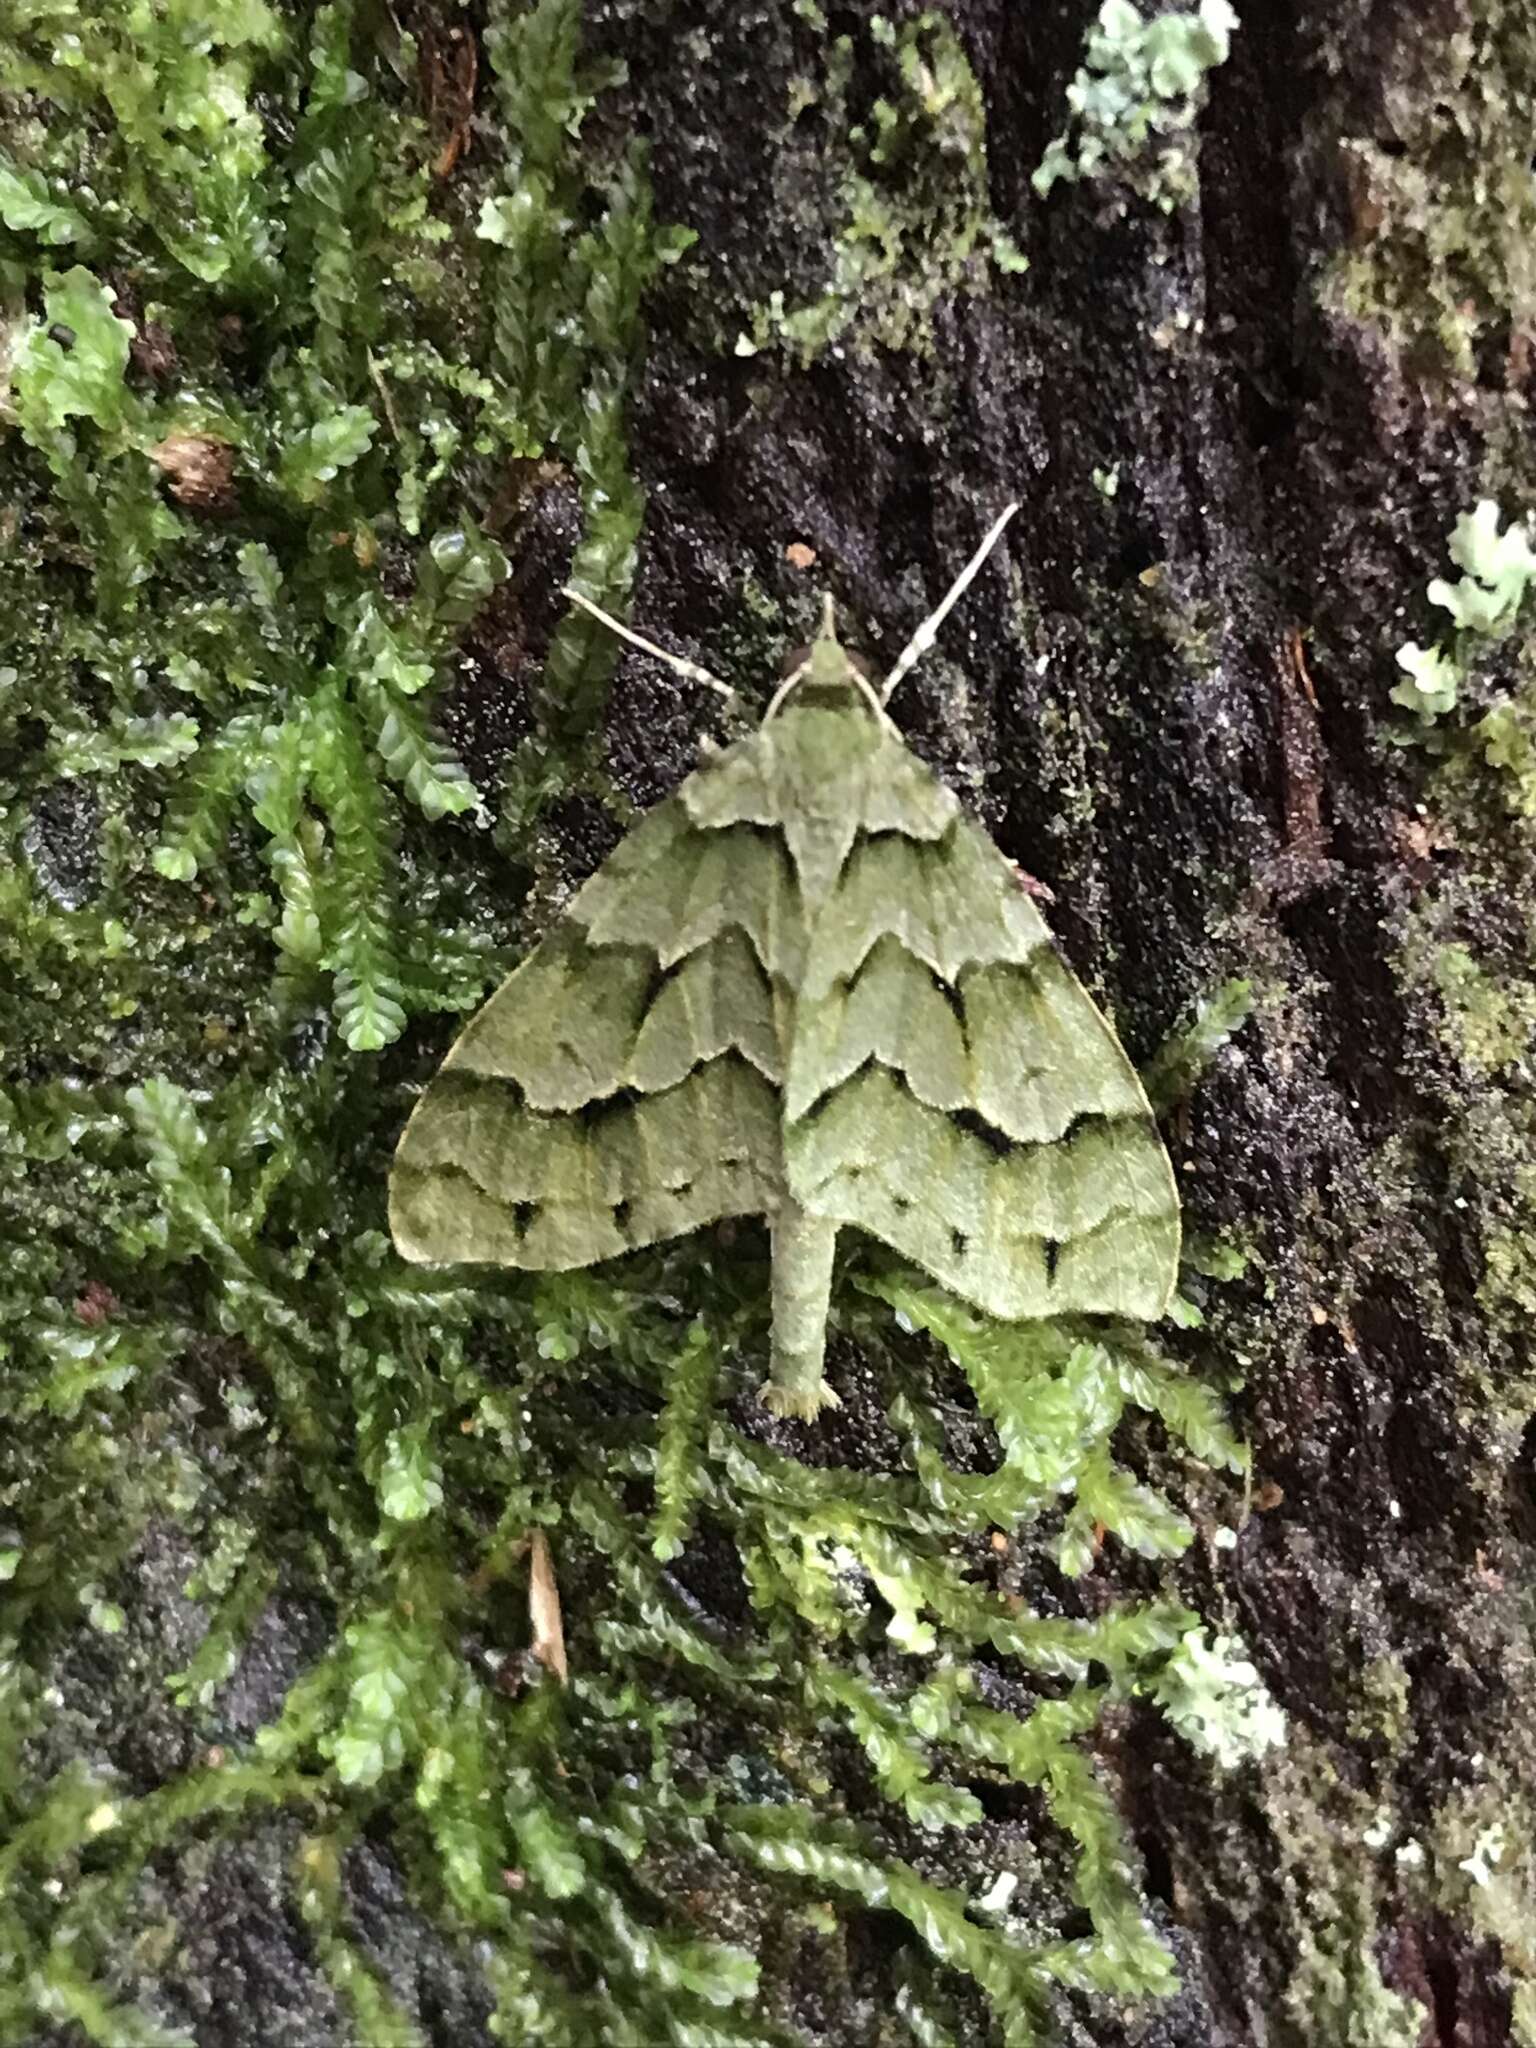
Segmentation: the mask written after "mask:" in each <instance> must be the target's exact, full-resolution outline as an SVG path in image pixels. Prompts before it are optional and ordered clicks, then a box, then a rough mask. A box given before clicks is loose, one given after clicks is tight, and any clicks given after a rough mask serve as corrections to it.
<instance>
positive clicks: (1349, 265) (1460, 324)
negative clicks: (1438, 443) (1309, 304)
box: [1324, 0, 1536, 377]
mask: <svg viewBox="0 0 1536 2048" xmlns="http://www.w3.org/2000/svg"><path fill="white" fill-rule="evenodd" d="M1533 91H1536V29H1533V27H1532V24H1531V21H1530V18H1529V16H1528V15H1527V14H1526V13H1525V11H1524V10H1523V9H1521V8H1519V7H1509V6H1505V5H1502V4H1500V0H1458V5H1457V6H1456V7H1455V8H1454V9H1453V10H1452V11H1451V13H1450V15H1449V17H1448V19H1447V21H1446V22H1445V23H1444V25H1443V26H1442V28H1441V30H1440V32H1439V33H1437V34H1436V36H1435V38H1434V42H1433V47H1432V48H1431V49H1426V46H1425V45H1424V44H1423V43H1422V42H1421V40H1420V39H1419V38H1418V37H1416V36H1413V35H1408V36H1404V37H1402V38H1400V39H1399V40H1398V42H1397V43H1396V45H1395V52H1394V54H1393V55H1392V56H1391V57H1389V59H1388V63H1387V66H1386V68H1385V69H1384V71H1383V73H1382V76H1381V78H1380V81H1379V87H1378V99H1377V101H1376V102H1373V104H1376V103H1379V105H1380V107H1381V112H1380V114H1379V115H1377V116H1376V117H1375V118H1374V119H1373V123H1372V129H1371V133H1370V134H1369V135H1356V136H1350V137H1348V138H1347V139H1346V141H1345V144H1344V149H1345V153H1346V160H1347V163H1348V165H1349V168H1350V171H1351V173H1352V179H1351V183H1352V188H1353V211H1354V232H1353V236H1352V244H1353V245H1352V247H1351V248H1350V249H1349V250H1348V251H1347V253H1346V254H1344V255H1343V256H1341V257H1339V258H1338V259H1337V261H1336V263H1335V265H1334V268H1333V270H1332V272H1331V274H1330V275H1329V277H1328V279H1327V280H1326V282H1325V286H1324V292H1325V296H1326V297H1327V298H1328V299H1329V300H1330V301H1331V302H1332V303H1333V304H1335V305H1337V306H1339V307H1341V308H1342V309H1343V310H1345V311H1347V312H1348V313H1349V314H1351V315H1352V316H1353V317H1355V318H1357V319H1363V320H1371V321H1375V322H1379V323H1380V324H1381V325H1382V326H1383V327H1384V328H1385V330H1386V332H1387V334H1388V335H1389V336H1390V338H1391V340H1392V342H1393V344H1394V346H1395V347H1396V348H1398V349H1399V350H1401V351H1403V352H1404V353H1405V354H1406V355H1407V356H1409V357H1410V358H1411V359H1413V360H1416V361H1417V362H1418V363H1420V364H1422V365H1424V366H1426V367H1431V366H1432V367H1435V368H1439V369H1442V370H1446V369H1448V370H1451V371H1453V372H1455V373H1456V374H1457V375H1460V376H1463V377H1469V376H1472V375H1473V374H1474V373H1475V370H1476V368H1477V362H1478V358H1479V355H1480V354H1481V353H1482V352H1483V351H1484V349H1485V348H1487V347H1489V346H1490V345H1491V346H1492V348H1494V349H1495V350H1502V349H1504V348H1506V347H1508V346H1510V345H1511V344H1512V342H1513V340H1514V338H1515V337H1516V336H1517V335H1519V334H1521V333H1522V332H1523V331H1524V330H1525V329H1526V328H1527V327H1528V325H1529V322H1530V318H1531V314H1532V310H1533V305H1536V298H1533V287H1536V273H1533V271H1532V267H1531V247H1532V237H1533V234H1536V193H1533V191H1532V186H1531V175H1530V169H1531V166H1530V154H1531V153H1530V118H1529V109H1530V103H1531V95H1532V92H1533Z"/></svg>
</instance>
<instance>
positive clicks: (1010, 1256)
mask: <svg viewBox="0 0 1536 2048" xmlns="http://www.w3.org/2000/svg"><path fill="white" fill-rule="evenodd" d="M1014 509H1015V508H1014V507H1010V508H1009V510H1008V512H1006V513H1004V514H1003V517H1002V518H1001V519H999V520H998V521H997V523H996V525H995V526H994V527H993V529H992V531H991V533H990V534H989V535H988V536H987V539H986V541H985V542H984V543H983V545H982V547H981V548H980V549H978V551H977V553H976V555H975V556H974V557H973V559H972V560H971V562H970V563H969V564H968V565H967V567H966V569H965V572H964V574H963V575H962V576H961V577H960V578H959V579H958V580H957V582H956V584H955V586H954V588H953V589H952V590H951V591H950V593H949V595H948V596H947V597H946V598H945V600H944V603H943V604H942V605H941V606H940V607H939V609H938V610H937V611H936V612H935V613H934V614H933V616H932V617H931V618H930V619H928V620H926V621H925V622H924V624H923V626H922V627H921V628H920V629H919V631H918V633H917V634H916V635H915V636H914V638H913V640H912V642H911V644H910V645H909V646H908V647H907V649H906V650H905V651H904V653H903V654H902V656H901V659H900V660H899V661H898V662H897V663H896V666H895V668H894V669H893V670H892V671H891V675H890V677H889V679H888V681H887V683H886V685H885V687H884V690H883V691H881V692H878V693H877V692H876V691H875V690H874V689H873V688H872V686H871V685H870V683H869V681H868V680H867V679H866V677H865V676H864V675H863V673H862V672H861V671H860V669H859V668H858V667H856V666H855V665H854V663H853V662H852V660H850V658H849V656H848V655H847V653H846V652H845V651H844V649H843V648H842V646H841V645H840V644H839V642H838V639H837V635H836V632H835V630H834V626H833V620H832V607H831V601H830V599H828V600H827V602H826V609H825V619H824V623H823V626H822V630H821V633H820V635H819V637H818V638H817V640H816V641H815V643H814V645H813V646H812V648H811V650H810V653H809V655H808V657H807V659H806V660H805V661H804V662H803V663H802V664H801V665H800V666H799V667H798V668H797V669H795V670H794V672H793V673H792V674H791V675H789V676H788V677H787V678H786V679H785V681H784V683H783V684H782V686H781V687H780V689H779V691H778V693H777V694H776V696H775V697H774V699H773V701H772V702H771V704H770V705H769V707H768V710H767V713H766V715H765V717H764V719H763V722H762V726H761V728H760V729H759V731H758V732H757V733H756V734H755V735H754V736H753V737H752V738H751V739H748V740H743V741H741V742H740V743H739V744H737V745H735V746H731V747H728V748H725V749H724V750H723V751H721V752H719V753H717V754H715V755H714V757H713V758H712V759H710V760H708V761H706V762H705V764H704V765H703V766H702V767H700V768H699V769H697V770H696V771H695V772H694V773H693V774H692V775H690V776H689V777H688V779H687V781H685V782H684V783H683V785H682V787H681V788H680V789H679V790H678V791H677V794H676V795H675V796H673V797H670V798H669V799H668V800H667V801H666V802H665V803H662V804H658V805H657V806H656V808H655V809H654V810H653V811H651V812H649V813H648V814H647V816H646V817H645V818H643V819H642V820H641V822H640V824H639V825H637V826H636V827H635V829H634V830H633V831H632V832H631V833H630V834H629V836H628V837H627V838H626V839H625V840H624V841H623V842H622V844H621V845H620V846H618V847H617V848H616V849H615V851H614V852H613V854H612V855H610V857H609V858H608V860H606V861H605V862H604V864H603V866H602V867H601V868H600V869H599V870H598V872H597V873H596V874H595V875H594V876H593V877H592V879H591V880H590V881H589V882H588V883H587V884H586V886H585V887H584V888H583V889H582V890H581V891H580V892H579V893H578V894H577V895H576V897H575V898H574V899H573V900H572V902H571V904H570V905H569V907H568V908H567V910H566V911H565V914H564V915H563V916H562V918H561V919H560V921H559V923H558V924H557V925H556V926H555V927H554V929H553V931H551V933H550V934H549V936H548V937H547V938H546V939H545V940H544V941H543V943H542V944H541V945H539V946H538V947H537V948H536V949H535V950H534V952H533V953H532V954H531V955H530V956H529V958H528V959H527V960H525V961H524V962H523V964H522V965H521V966H520V967H519V968H518V969H517V970H516V972H515V973H513V974H512V975H510V976H509V977H508V979H507V980H506V981H505V982H504V983H503V985H502V986H501V988H500V989H499V990H498V991H497V992H496V994H495V995H494V996H492V997H491V998H490V1000H489V1001H488V1002H487V1003H486V1004H485V1006H484V1007H483V1008H482V1009H481V1010H480V1011H479V1012H478V1014H477V1015H476V1016H475V1017H474V1018H473V1019H472V1020H471V1022H470V1023H469V1024H468V1025H467V1026H466V1027H465V1029H464V1031H463V1032H462V1033H461V1035H460V1036H459V1038H458V1040H457V1041H456V1042H455V1044H454V1046H453V1048H452V1050H451V1051H450V1052H449V1054H448V1056H447V1058H446V1059H445V1060H444V1062H443V1066H442V1069H441V1071H440V1073H439V1074H438V1076H437V1078H436V1079H435V1080H434V1081H433V1082H432V1084H431V1086H430V1087H429V1088H428V1089H427V1091H426V1093H425V1095H424V1096H423V1097H422V1100H421V1102H420V1103H419V1105H418V1106H417V1108H416V1111H415V1113H414V1115H413V1116H412V1117H411V1120H410V1122H409V1124H408V1125H407V1126H406V1130H405V1133H404V1135H403V1136H402V1138H401V1140H400V1146H399V1150H398V1151H397V1153H396V1155H395V1163H394V1170H393V1173H392V1176H391V1181H390V1222H391V1227H392V1229H393V1231H394V1237H395V1243H396V1244H397V1245H398V1247H399V1249H400V1250H401V1252H402V1253H403V1254H404V1255H405V1256H406V1257H407V1258H408V1259H415V1260H424V1261H440V1260H470V1261H476V1262H480V1263H483V1264H490V1265H500V1266H518V1267H527V1268H535V1269H538V1270H543V1271H561V1270H565V1269H568V1268H571V1267H576V1266H589V1265H593V1264H595V1263H596V1262H597V1261H598V1260H600V1259H609V1258H614V1257H617V1256H618V1255H619V1254H621V1253H623V1252H626V1251H631V1250H634V1249H635V1248H636V1247H638V1246H640V1245H646V1244H654V1243H656V1242H657V1241H658V1240H660V1239H663V1238H670V1237H677V1236H680V1235H682V1234H683V1233H684V1232H687V1231H690V1230H694V1229H697V1228H698V1227H699V1226H700V1225H701V1224H705V1223H710V1222H714V1221H715V1220H716V1219H718V1218H721V1217H726V1216H751V1215H761V1216H764V1217H766V1218H767V1219H768V1222H769V1224H770V1227H771V1230H772V1236H773V1343H772V1368H771V1372H770V1376H769V1379H768V1381H767V1383H766V1385H765V1386H764V1388H763V1390H762V1391H763V1398H764V1400H765V1401H767V1403H768V1404H769V1406H770V1407H772V1408H774V1409H776V1410H777V1411H778V1412H780V1413H781V1414H790V1415H800V1416H807V1417H809V1416H814V1415H815V1414H816V1413H817V1411H818V1410H819V1409H821V1408H823V1407H825V1406H827V1405H828V1404H829V1403H835V1400H836V1396H835V1395H834V1394H833V1392H832V1390H831V1389H830V1388H829V1387H828V1385H827V1383H826V1380H825V1379H824V1378H823V1376H822V1361H823V1353H824V1349H825V1343H826V1324H827V1311H828V1305H829V1299H830V1290H831V1280H832V1260H833V1251H834V1248H835V1245H836V1240H837V1233H838V1229H839V1228H840V1226H841V1225H843V1224H850V1223H851V1224H854V1225H856V1226H857V1227H858V1228H859V1229H861V1230H865V1231H868V1232H869V1233H870V1234H871V1235H872V1236H874V1237H878V1238H881V1239H883V1240H884V1242H885V1243H886V1244H888V1245H890V1246H892V1247H893V1248H894V1249H895V1250H896V1251H898V1252H900V1253H902V1254H903V1255H904V1256H905V1257H906V1258H908V1259H911V1260H912V1261H913V1262H914V1263H915V1264H917V1265H919V1266H921V1267H922V1268H923V1269H924V1270H925V1271H926V1272H928V1273H930V1274H931V1275H932V1276H933V1278H934V1279H936V1280H938V1281H940V1282H941V1283H942V1284H943V1285H944V1286H945V1287H947V1288H950V1289H951V1290H952V1291H953V1292H954V1293H955V1294H957V1295H959V1296H961V1297H962V1298H963V1299H964V1300H966V1301H968V1302H971V1303H973V1304H974V1305H975V1306H976V1307H977V1308H979V1309H981V1310H983V1311H985V1312H986V1313H987V1314H989V1315H994V1316H999V1317H1002V1318H1005V1319H1008V1320H1015V1319H1020V1318H1024V1317H1040V1316H1056V1315H1063V1314H1105V1315H1117V1316H1134V1317H1142V1318H1149V1319H1150V1318H1155V1317H1157V1316H1160V1315H1161V1314H1162V1313H1163V1311H1164V1310H1165V1308H1166V1307H1167V1304H1168V1299H1169V1296H1170V1294H1171V1292H1172V1288H1173V1283H1174V1276H1175V1269H1176V1266H1177V1260H1178V1247H1179V1205H1178V1196H1177V1194H1176V1192H1175V1189H1174V1183H1173V1174H1172V1171H1171V1168H1170V1166H1169V1163H1168V1156H1167V1154H1166V1152H1165V1151H1164V1149H1163V1146H1162V1142H1161V1140H1160V1138H1159V1137H1158V1133H1157V1128H1156V1125H1155V1124H1154V1122H1153V1118H1152V1113H1151V1111H1150V1109H1149V1107H1148V1104H1147V1099H1146V1096H1145V1094H1144V1093H1143V1090H1142V1087H1141V1084H1140V1082H1139V1081H1138V1079H1137V1077H1136V1073H1135V1070H1134V1068H1133V1067H1132V1066H1131V1063H1130V1061H1129V1060H1128V1059H1127V1058H1126V1056H1125V1053H1124V1052H1123V1051H1122V1049H1121V1047H1120V1044H1119V1041H1118V1040H1117V1039H1116V1037H1115V1035H1114V1032H1113V1031H1112V1030H1111V1029H1110V1027H1109V1025H1108V1023H1107V1022H1106V1021H1105V1019H1104V1017H1103V1016H1102V1015H1101V1014H1100V1012H1099V1011H1098V1010H1097V1009H1096V1008H1095V1006H1094V1004H1093V1002H1092V1000H1091V999H1090V997H1089V996H1088V995H1087V993H1086V992H1085V991H1084V989H1083V988H1082V986H1081V984H1080V983H1079V982H1078V981H1077V980H1076V978H1075V977H1074V976H1073V975H1072V973H1071V972H1070V971H1069V969H1068V968H1067V967H1066V966H1065V965H1064V964H1063V963H1062V960H1061V958H1060V956H1059V955H1058V954H1057V952H1056V950H1055V948H1054V946H1053V945H1052V943H1051V939H1050V934H1049V933H1048V932H1047V930H1046V927H1045V924H1044V922H1043V921H1042V919H1041V917H1040V915H1039V913H1038V911H1037V910H1036V909H1035V907H1034V905H1033V903H1032V902H1031V901H1030V900H1029V898H1028V896H1027V895H1026V894H1025V893H1024V892H1023V891H1022V890H1021V888H1020V886H1019V883H1018V880H1017V877H1016V876H1015V874H1014V872H1013V870H1012V869H1011V868H1010V866H1009V864H1008V863H1007V861H1005V860H1004V858H1003V856H1002V855H1001V854H1000V853H999V852H998V851H997V849H996V847H995V846H993V844H992V842H991V841H990V840H989V839H988V838H987V836H986V834H985V833H984V832H983V831H982V830H981V829H980V827H979V826H978V825H976V824H974V823H973V822H972V821H971V820H970V819H969V818H967V817H966V816H965V815H964V813H963V812H962V811H961V809H960V806H959V803H958V802H957V800H956V799H955V797H954V796H953V795H952V794H951V793H950V791H949V790H947V789H946V788H945V787H944V786H943V784H942V783H940V782H938V781H937V780H936V779H935V778H934V776H933V775H932V774H930V772H929V771H928V769H927V768H925V767H924V766H923V764H922V763H921V762H920V761H919V760H918V759H917V758H916V757H915V756H914V755H913V754H911V753H909V752H908V750H907V748H906V746H905V745H904V744H903V742H902V738H901V735H900V733H899V732H898V731H897V730H896V728H895V726H894V725H893V724H892V723H891V721H890V719H889V718H888V717H887V716H886V713H885V710H884V704H885V701H886V699H887V698H888V697H889V695H890V693H891V691H892V689H894V688H895V686H896V684H897V683H898V682H899V681H900V680H901V678H902V677H903V676H904V675H905V674H906V673H907V670H908V669H909V668H910V667H911V666H912V664H913V663H914V662H915V661H916V660H917V659H918V657H919V656H920V654H921V653H922V652H923V651H924V649H925V648H927V647H928V646H929V645H931V644H932V641H933V637H934V634H935V632H936V629H937V627H938V625H939V623H940V621H941V620H942V619H943V618H944V616H945V615H946V613H947V612H948V611H949V610H950V608H951V607H952V605H953V604H954V603H955V601H956V600H957V598H958V597H959V596H960V594H961V592H962V591H963V590H964V589H965V588H966V587H967V585H968V584H969V583H970V581H971V580H972V578H973V577H974V576H975V575H976V573H977V571H978V570H979V568H980V566H981V564H982V562H983V561H984V560H985V558H986V555H987V553H988V552H989V551H990V549H991V547H992V546H993V545H994V544H995V542H996V540H997V538H998V536H999V534H1000V533H1001V532H1002V529H1003V526H1004V525H1005V524H1006V522H1007V520H1008V518H1009V517H1010V516H1011V514H1012V512H1013V510H1014ZM571 594H572V595H573V596H574V595H576V593H574V592H573V593H571ZM579 601H581V602H583V603H585V602H586V601H585V600H579ZM587 608H588V609H589V610H595V607H593V606H591V605H590V604H589V605H588V606H587ZM598 616H599V617H602V618H604V620H605V623H607V624H608V625H610V626H612V627H613V628H614V630H615V631H616V632H618V633H620V634H621V635H622V636H623V637H624V638H626V639H629V640H632V641H635V642H636V643H637V644H638V645H641V646H643V647H646V648H647V650H648V651H649V652H651V653H654V654H659V655H661V657H662V658H663V659H665V660H668V661H670V662H671V663H672V665H673V666H674V667H676V668H678V669H679V670H681V671H682V672H683V673H684V674H686V675H688V676H689V677H691V678H692V679H694V680H697V681H704V682H707V683H709V684H711V685H712V686H713V687H715V688H720V689H723V688H724V687H725V686H724V685H723V684H719V683H718V682H717V681H716V679H715V678H713V677H711V676H708V675H707V674H706V673H705V672H704V671H702V670H700V669H698V668H696V667H695V666H694V665H693V664H692V663H688V662H682V661H680V660H678V659H677V657H675V656H669V655H666V654H665V653H664V651H663V650H661V649H659V648H654V647H652V646H651V645H650V643H649V642H646V641H643V640H640V639H639V636H638V635H635V634H632V633H630V632H629V631H628V629H627V628H625V627H623V626H620V625H619V624H618V622H617V621H615V620H612V619H608V618H607V616H606V614H602V613H599V614H598Z"/></svg>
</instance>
